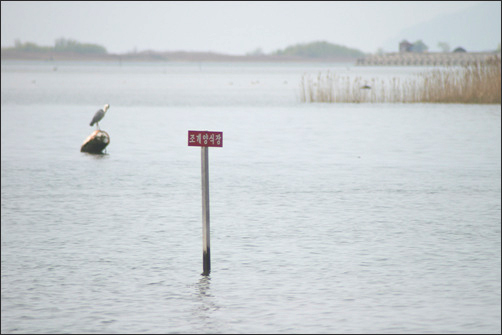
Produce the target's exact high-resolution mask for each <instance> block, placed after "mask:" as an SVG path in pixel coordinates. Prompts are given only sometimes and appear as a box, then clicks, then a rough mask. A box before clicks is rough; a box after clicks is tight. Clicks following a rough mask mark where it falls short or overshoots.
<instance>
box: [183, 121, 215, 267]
mask: <svg viewBox="0 0 502 335" xmlns="http://www.w3.org/2000/svg"><path fill="white" fill-rule="evenodd" d="M188 146H197V147H201V175H202V264H203V271H202V275H203V276H208V275H209V273H210V272H211V245H210V242H209V241H210V233H209V226H210V225H209V221H210V220H209V150H208V147H220V148H221V147H223V133H222V132H215V131H195V130H189V131H188Z"/></svg>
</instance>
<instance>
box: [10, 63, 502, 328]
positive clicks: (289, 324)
mask: <svg viewBox="0 0 502 335" xmlns="http://www.w3.org/2000/svg"><path fill="white" fill-rule="evenodd" d="M327 69H330V70H331V71H335V72H336V71H338V72H342V73H343V72H351V73H354V74H355V75H358V74H362V75H378V74H381V68H379V69H376V68H375V69H372V68H357V67H352V66H351V65H349V64H345V65H335V64H316V65H309V64H288V65H279V64H122V66H119V65H118V64H105V63H93V64H86V63H57V64H56V63H47V62H40V63H37V62H32V63H18V62H2V83H1V103H2V113H1V118H2V120H1V125H2V133H1V134H2V135H1V136H2V141H1V143H2V151H1V152H2V154H1V155H2V158H1V160H2V162H1V169H2V172H1V178H2V180H1V185H2V186H1V188H2V190H1V192H2V204H1V207H2V208H1V224H2V234H1V236H2V237H1V238H2V265H1V266H2V268H1V273H2V285H1V286H2V313H1V315H2V316H1V318H2V322H1V328H2V329H1V332H2V333H500V331H501V328H500V316H501V309H500V305H501V304H500V302H501V299H500V283H501V276H500V269H501V267H500V265H501V264H500V254H501V248H500V245H501V244H500V242H501V240H500V236H501V235H500V226H501V216H500V210H501V205H500V199H501V186H500V185H501V180H500V179H501V168H500V161H501V159H500V158H501V157H500V152H501V150H500V142H501V138H500V134H501V129H500V124H501V123H500V121H501V120H500V105H456V104H446V105H443V104H409V105H403V104H316V103H313V104H304V103H301V102H300V100H299V97H298V95H299V94H298V90H299V82H300V79H301V76H302V74H303V73H305V72H308V73H317V72H318V71H319V70H322V71H324V70H327ZM387 70H388V73H394V74H401V75H406V74H407V73H410V72H413V71H415V70H416V69H413V68H387ZM372 71H375V72H372ZM105 103H109V104H110V106H111V107H110V110H109V111H108V112H107V115H106V116H105V118H104V119H103V120H102V121H101V122H100V126H101V129H103V130H105V131H107V132H108V133H109V134H110V137H111V142H110V145H109V146H108V148H107V154H106V155H103V156H95V155H88V154H84V153H81V152H80V151H79V149H80V145H81V143H82V142H83V140H84V139H85V138H86V137H87V136H88V135H89V134H90V133H91V132H92V131H93V128H92V127H89V122H90V119H91V118H92V115H93V114H94V112H95V111H96V110H97V109H99V108H101V107H102V106H103V105H104V104H105ZM197 129H200V130H204V129H207V130H213V131H223V133H224V144H223V148H211V149H210V150H209V151H210V152H209V164H210V167H209V170H210V192H211V195H210V199H211V256H212V272H211V274H210V276H209V277H203V276H201V275H200V273H201V272H202V237H201V235H202V224H201V221H202V213H201V180H200V177H201V176H200V149H198V148H193V147H188V146H187V132H188V130H197Z"/></svg>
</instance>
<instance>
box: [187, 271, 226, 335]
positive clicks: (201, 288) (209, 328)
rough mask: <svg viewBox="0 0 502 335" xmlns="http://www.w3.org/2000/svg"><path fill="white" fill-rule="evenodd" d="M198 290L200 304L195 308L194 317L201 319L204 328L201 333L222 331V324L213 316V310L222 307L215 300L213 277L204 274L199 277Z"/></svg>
mask: <svg viewBox="0 0 502 335" xmlns="http://www.w3.org/2000/svg"><path fill="white" fill-rule="evenodd" d="M196 285H197V291H196V297H197V301H198V302H199V303H200V304H197V306H196V308H195V309H194V312H193V316H194V318H197V319H199V320H200V321H202V322H201V324H200V326H201V327H202V329H200V331H196V332H197V333H198V332H201V333H206V334H207V333H221V332H222V325H219V324H218V322H216V320H215V318H214V317H212V312H214V311H217V310H218V309H220V307H219V306H218V305H216V304H215V303H214V301H213V299H214V296H213V295H212V294H211V278H210V277H208V276H203V277H202V278H200V279H199V281H198V283H197V284H196Z"/></svg>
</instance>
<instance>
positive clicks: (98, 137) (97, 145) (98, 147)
mask: <svg viewBox="0 0 502 335" xmlns="http://www.w3.org/2000/svg"><path fill="white" fill-rule="evenodd" d="M108 144H110V135H108V133H107V132H106V131H103V130H95V131H94V132H93V133H92V134H91V135H89V136H88V137H87V138H86V140H85V141H84V143H83V144H82V147H80V151H81V152H88V153H91V154H101V153H102V151H103V150H104V149H105V148H106V146H107V145H108Z"/></svg>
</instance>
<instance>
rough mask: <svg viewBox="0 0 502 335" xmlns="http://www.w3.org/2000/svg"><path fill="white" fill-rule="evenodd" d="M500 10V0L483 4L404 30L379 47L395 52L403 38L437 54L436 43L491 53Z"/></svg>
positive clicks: (499, 25) (495, 46)
mask: <svg viewBox="0 0 502 335" xmlns="http://www.w3.org/2000/svg"><path fill="white" fill-rule="evenodd" d="M500 11H501V6H500V1H489V2H483V3H480V4H479V5H474V6H473V7H471V8H468V9H465V10H462V11H458V12H456V13H452V14H446V15H442V16H438V17H436V18H434V19H432V20H430V21H427V22H424V23H420V24H416V25H414V26H411V27H409V28H407V29H404V30H402V31H400V32H399V33H398V34H397V35H396V36H394V37H393V38H391V39H389V40H388V41H387V42H386V43H385V44H384V45H383V46H382V47H383V49H384V50H385V51H386V52H397V51H398V50H399V46H398V44H399V42H401V41H402V40H403V39H406V40H408V41H409V42H411V43H413V42H415V41H417V40H422V41H423V42H424V43H425V44H426V45H427V46H428V47H429V51H440V49H439V47H438V42H446V43H448V44H449V46H450V47H451V50H453V49H455V48H456V47H459V46H461V47H463V48H464V49H466V50H467V51H468V52H480V51H493V50H495V49H496V48H497V46H498V45H499V43H500V31H501V24H500V22H501V14H500Z"/></svg>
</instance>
